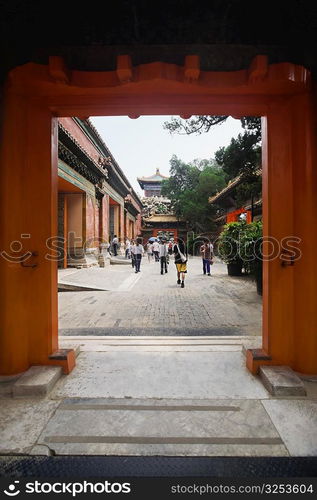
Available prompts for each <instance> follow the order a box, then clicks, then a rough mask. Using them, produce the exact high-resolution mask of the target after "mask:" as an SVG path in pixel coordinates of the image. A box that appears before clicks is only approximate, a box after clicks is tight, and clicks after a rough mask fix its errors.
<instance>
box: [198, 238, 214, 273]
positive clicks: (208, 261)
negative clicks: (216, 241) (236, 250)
mask: <svg viewBox="0 0 317 500" xmlns="http://www.w3.org/2000/svg"><path fill="white" fill-rule="evenodd" d="M213 249H214V247H213V244H212V243H210V242H209V241H208V240H205V242H204V243H203V244H202V245H201V247H200V255H201V258H202V262H203V274H207V276H211V274H210V266H211V265H212V264H213V260H212V257H213Z"/></svg>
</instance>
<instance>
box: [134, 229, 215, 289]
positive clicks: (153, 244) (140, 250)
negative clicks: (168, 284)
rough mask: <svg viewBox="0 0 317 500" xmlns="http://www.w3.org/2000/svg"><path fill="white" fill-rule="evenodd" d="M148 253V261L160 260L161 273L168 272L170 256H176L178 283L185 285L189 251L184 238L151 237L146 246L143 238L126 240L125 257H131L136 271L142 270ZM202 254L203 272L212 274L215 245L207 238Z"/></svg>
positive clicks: (201, 250) (201, 249) (202, 246)
mask: <svg viewBox="0 0 317 500" xmlns="http://www.w3.org/2000/svg"><path fill="white" fill-rule="evenodd" d="M145 254H146V255H147V258H148V262H151V261H152V260H154V261H155V262H160V269H161V275H163V274H166V273H167V272H168V264H169V260H170V257H171V256H172V255H173V256H174V263H175V265H176V272H177V284H178V285H181V288H184V287H185V275H186V273H187V261H188V252H187V248H186V245H185V243H184V241H183V240H182V239H178V240H176V241H174V240H173V241H172V240H170V241H167V240H166V239H164V238H160V239H150V240H149V241H148V242H147V243H146V245H145V248H144V246H143V239H142V238H136V240H131V241H130V240H129V239H126V242H125V258H126V259H131V263H132V267H133V268H134V269H135V273H139V272H140V266H141V260H142V257H144V256H145ZM200 255H201V258H202V264H203V274H205V275H206V274H207V275H208V276H211V273H210V266H211V265H212V263H213V245H212V243H210V242H209V241H208V240H207V239H206V240H205V241H204V242H203V244H202V245H201V247H200Z"/></svg>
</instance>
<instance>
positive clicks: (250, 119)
mask: <svg viewBox="0 0 317 500" xmlns="http://www.w3.org/2000/svg"><path fill="white" fill-rule="evenodd" d="M227 118H228V116H224V115H222V116H212V115H208V116H203V115H197V116H193V117H191V118H189V119H187V120H185V119H182V118H175V117H172V118H171V120H170V121H169V122H165V123H164V125H163V127H164V128H165V129H166V130H168V131H169V132H170V133H171V134H175V133H177V134H186V135H190V134H202V133H207V132H210V131H211V129H212V127H214V126H215V125H220V124H222V123H224V122H225V121H226V120H227ZM240 121H241V125H242V127H243V129H244V133H241V134H239V135H238V137H237V138H232V139H231V142H230V144H229V145H228V146H225V147H221V148H219V149H218V150H217V151H216V153H215V160H216V163H217V164H218V165H219V166H220V167H221V168H222V169H223V172H224V173H225V181H226V182H229V181H230V180H232V179H234V178H235V177H237V176H238V175H242V176H243V182H242V184H240V185H239V186H238V187H237V189H236V202H237V205H243V204H244V202H245V200H247V199H249V198H250V197H251V196H252V195H259V194H260V193H261V189H262V185H261V176H260V175H259V169H260V165H261V118H260V117H254V116H244V117H242V118H241V119H240ZM210 133H211V132H210Z"/></svg>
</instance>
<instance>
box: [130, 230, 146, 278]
mask: <svg viewBox="0 0 317 500" xmlns="http://www.w3.org/2000/svg"><path fill="white" fill-rule="evenodd" d="M132 251H133V254H134V262H135V272H136V273H139V272H140V266H141V259H142V257H143V255H144V248H143V245H142V238H137V240H136V244H135V245H134V246H133V250H132Z"/></svg>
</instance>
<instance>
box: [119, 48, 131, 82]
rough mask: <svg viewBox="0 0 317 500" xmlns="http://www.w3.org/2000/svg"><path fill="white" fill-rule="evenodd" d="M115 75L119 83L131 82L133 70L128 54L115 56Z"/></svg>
mask: <svg viewBox="0 0 317 500" xmlns="http://www.w3.org/2000/svg"><path fill="white" fill-rule="evenodd" d="M117 76H118V78H119V80H120V82H121V83H127V82H131V80H132V76H133V72H132V61H131V57H130V56H129V55H124V56H118V57H117Z"/></svg>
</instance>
